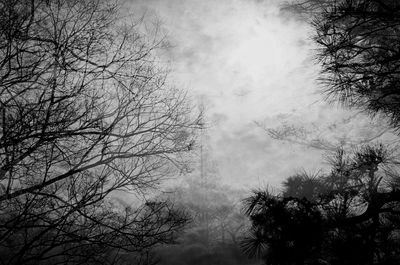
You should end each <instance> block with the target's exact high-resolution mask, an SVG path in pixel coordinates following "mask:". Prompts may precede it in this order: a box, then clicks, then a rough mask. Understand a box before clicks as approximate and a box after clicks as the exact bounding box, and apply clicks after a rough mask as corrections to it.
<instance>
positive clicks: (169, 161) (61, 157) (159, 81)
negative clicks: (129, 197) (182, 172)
mask: <svg viewBox="0 0 400 265" xmlns="http://www.w3.org/2000/svg"><path fill="white" fill-rule="evenodd" d="M120 8H121V5H119V4H118V3H116V2H113V1H106V0H104V1H103V0H85V1H80V0H50V1H48V0H31V1H23V0H2V1H0V95H1V96H0V211H1V217H0V220H1V221H0V251H1V253H2V255H0V263H1V264H38V263H39V262H40V263H44V262H45V261H48V263H50V264H57V263H60V264H71V263H79V262H80V263H84V264H90V263H96V262H99V263H102V264H104V263H106V262H110V263H112V262H115V259H116V258H117V257H118V255H117V254H116V253H118V252H120V251H141V250H143V249H146V248H148V247H150V246H152V245H154V244H157V243H160V242H161V243H162V242H169V241H170V240H171V239H172V237H173V232H174V231H176V230H177V229H179V228H181V227H182V225H183V224H184V223H185V220H186V218H185V216H182V215H181V214H180V213H179V212H177V211H176V210H174V209H172V208H171V207H170V206H169V205H168V204H166V203H161V202H151V203H146V204H144V205H143V206H139V207H138V208H137V209H132V208H130V207H125V206H122V205H121V204H118V202H117V201H116V200H113V199H112V196H111V195H113V194H115V191H129V192H133V193H144V192H145V191H146V189H148V188H152V187H155V186H156V185H157V184H158V183H159V181H160V180H161V179H162V178H163V177H165V176H169V175H170V174H172V173H174V172H176V168H177V167H178V168H179V165H181V163H182V162H184V156H183V153H184V152H186V151H190V149H191V146H192V145H193V134H192V130H193V129H195V127H196V126H197V125H196V124H197V119H196V118H193V117H191V115H190V108H189V107H188V105H187V104H186V97H185V93H184V92H183V91H180V90H178V89H176V88H174V87H171V86H169V85H168V81H167V73H168V72H167V71H166V70H165V68H164V67H161V66H160V64H159V63H157V60H156V52H157V50H158V49H160V48H162V47H163V44H164V40H163V38H160V37H159V36H158V31H157V30H158V28H157V27H155V28H153V31H152V32H149V30H148V28H146V27H144V26H143V23H140V21H139V20H137V21H135V20H133V19H131V18H126V17H122V18H121V17H120V16H121V11H120ZM146 30H147V31H146ZM110 253H113V254H110ZM114 258H115V259H114Z"/></svg>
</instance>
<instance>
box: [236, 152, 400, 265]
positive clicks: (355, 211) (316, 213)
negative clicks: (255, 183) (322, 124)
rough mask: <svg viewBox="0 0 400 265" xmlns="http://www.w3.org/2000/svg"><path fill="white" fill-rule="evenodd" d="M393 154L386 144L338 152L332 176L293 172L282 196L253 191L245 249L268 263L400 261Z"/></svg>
mask: <svg viewBox="0 0 400 265" xmlns="http://www.w3.org/2000/svg"><path fill="white" fill-rule="evenodd" d="M388 157H389V156H388V153H387V152H386V151H385V148H383V147H382V146H374V147H371V146H366V147H363V148H360V149H359V150H358V151H356V152H355V153H353V154H351V155H348V154H346V153H345V152H344V151H343V150H338V151H337V152H336V153H335V154H334V155H333V156H332V157H331V160H330V162H331V165H332V170H331V172H330V173H327V174H320V175H318V176H315V175H314V176H307V175H305V174H301V175H297V176H294V177H291V178H289V179H288V180H287V181H286V182H285V183H284V190H283V192H282V194H281V195H279V194H278V195H273V194H271V193H269V192H267V191H256V192H254V194H253V195H252V196H250V197H249V198H247V199H246V201H245V207H246V213H247V215H248V216H249V217H250V219H251V222H252V228H251V230H250V235H249V237H248V238H247V239H246V240H245V241H244V242H243V248H244V250H245V251H246V252H247V253H248V254H250V255H256V254H258V255H261V256H264V257H265V260H266V263H267V264H360V265H361V264H395V263H390V262H398V261H399V259H400V252H399V251H398V249H397V250H395V249H396V247H398V246H399V241H398V237H397V233H398V224H399V223H398V221H397V218H398V214H399V212H398V210H399V206H400V204H399V199H400V198H399V195H400V192H399V189H398V187H394V186H393V185H387V184H386V183H387V182H386V181H388V182H390V180H391V176H390V174H387V170H388V169H387V167H385V165H388V164H389V165H391V164H390V163H389V158H388ZM391 166H392V165H391ZM385 182H386V183H385ZM305 187H307V188H305Z"/></svg>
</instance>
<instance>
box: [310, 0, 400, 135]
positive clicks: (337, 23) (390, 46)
mask: <svg viewBox="0 0 400 265" xmlns="http://www.w3.org/2000/svg"><path fill="white" fill-rule="evenodd" d="M313 26H314V27H315V29H316V35H315V38H314V39H315V42H316V43H317V44H318V45H319V48H320V50H319V54H318V56H317V57H318V60H319V61H320V63H321V65H322V80H323V82H324V83H325V85H326V89H325V93H326V95H327V97H328V98H332V99H337V100H339V101H340V102H342V103H345V104H347V105H350V106H353V107H358V108H361V109H363V110H366V111H367V112H368V113H370V114H376V113H384V114H385V115H386V116H387V117H388V118H389V119H390V121H391V122H392V125H393V126H394V127H396V128H398V126H399V121H400V109H399V98H400V97H399V89H398V87H399V66H400V56H399V55H400V48H399V45H398V43H399V39H400V34H399V32H400V4H399V3H398V1H392V0H351V1H350V0H346V1H333V2H332V3H331V4H330V5H329V6H328V7H327V8H325V9H323V10H322V11H321V12H319V13H318V15H316V17H315V20H314V22H313Z"/></svg>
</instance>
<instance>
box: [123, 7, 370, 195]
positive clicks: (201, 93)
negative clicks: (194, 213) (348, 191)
mask: <svg viewBox="0 0 400 265" xmlns="http://www.w3.org/2000/svg"><path fill="white" fill-rule="evenodd" d="M130 2H131V6H132V8H133V11H136V12H138V13H142V12H146V16H147V17H151V18H154V17H157V18H158V19H159V20H161V23H162V27H163V30H164V31H165V32H166V33H167V35H168V39H169V41H170V43H171V47H170V48H169V49H168V53H167V55H166V56H167V60H168V61H170V62H171V68H172V73H171V78H172V79H173V80H174V83H175V84H176V85H177V86H182V87H184V88H187V89H188V90H189V94H190V95H191V96H192V97H194V98H197V99H198V100H199V102H202V103H203V104H204V105H205V107H206V110H207V112H206V115H207V120H208V121H209V123H210V125H211V126H210V129H208V132H207V134H208V138H207V139H208V143H207V145H208V146H209V149H210V155H211V156H212V157H213V159H215V160H216V161H217V163H218V168H219V174H220V176H221V177H222V179H223V182H225V183H228V184H231V185H234V186H241V187H246V188H254V187H258V186H260V185H262V186H267V185H271V186H275V187H279V185H280V183H281V182H282V180H284V179H285V178H286V177H287V176H290V175H291V174H293V173H294V172H296V170H300V169H302V168H304V169H305V170H308V171H312V172H313V171H314V172H315V171H317V170H318V169H319V168H320V167H321V166H323V165H322V164H321V163H322V161H323V156H322V152H321V151H318V150H315V149H312V148H308V147H305V146H301V145H295V144H293V143H285V142H281V141H276V140H274V139H271V138H270V137H269V136H268V135H267V134H266V133H265V131H263V130H262V129H261V128H260V127H259V126H257V125H256V124H255V121H257V122H261V123H262V124H264V125H265V126H266V127H276V126H279V125H280V124H281V123H282V122H288V123H293V124H297V125H299V126H303V125H305V126H309V128H308V129H309V130H310V131H312V132H313V133H322V134H324V135H322V137H323V138H325V137H326V138H329V139H330V140H332V139H333V141H336V142H339V141H340V140H341V139H344V138H346V137H358V136H359V135H360V133H361V134H368V129H365V128H366V125H365V124H367V125H368V124H369V123H368V121H369V119H368V118H366V117H364V116H358V117H357V124H354V123H352V124H351V126H350V125H349V123H346V118H347V117H349V115H350V114H349V112H348V111H344V110H342V109H341V108H338V107H337V106H328V105H327V104H326V103H325V102H324V101H323V99H322V96H321V95H320V93H319V88H318V84H317V82H316V81H315V80H316V77H317V75H318V66H317V65H316V64H315V62H314V61H313V59H312V56H313V53H314V52H315V50H314V48H315V47H313V45H312V41H311V40H310V31H311V30H312V29H310V28H309V27H308V25H307V24H306V23H304V22H301V21H299V20H296V19H295V18H291V17H288V16H287V15H284V14H283V13H281V12H280V7H279V4H280V3H281V2H282V1H272V0H271V1H255V0H131V1H130ZM368 126H369V125H368ZM368 126H367V127H368ZM368 128H369V127H368ZM308 129H307V130H308Z"/></svg>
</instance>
